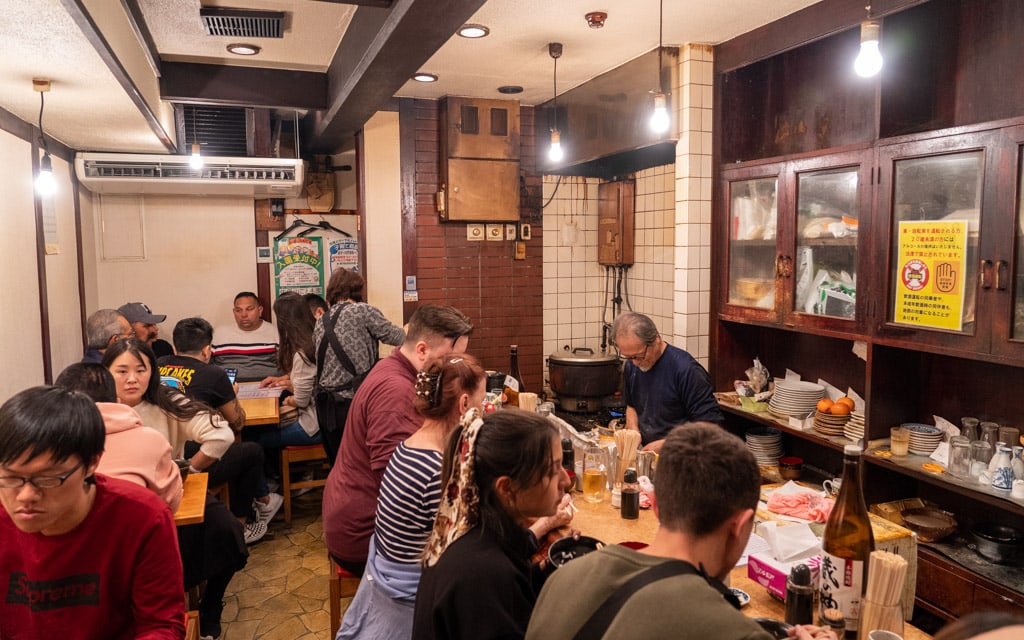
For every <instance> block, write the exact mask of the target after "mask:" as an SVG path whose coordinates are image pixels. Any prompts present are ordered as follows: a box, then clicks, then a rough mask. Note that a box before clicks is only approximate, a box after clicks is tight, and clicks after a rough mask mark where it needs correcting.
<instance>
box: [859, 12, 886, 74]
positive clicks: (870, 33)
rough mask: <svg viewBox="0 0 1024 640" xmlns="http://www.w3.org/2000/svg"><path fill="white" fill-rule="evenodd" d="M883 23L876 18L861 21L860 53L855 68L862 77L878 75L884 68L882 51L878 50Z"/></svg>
mask: <svg viewBox="0 0 1024 640" xmlns="http://www.w3.org/2000/svg"><path fill="white" fill-rule="evenodd" d="M881 31H882V25H881V24H880V23H879V22H877V21H876V20H866V21H864V22H862V23H860V53H858V54H857V59H856V60H854V61H853V70H854V71H855V72H856V73H857V75H859V76H860V77H862V78H870V77H872V76H876V75H878V72H879V71H881V70H882V52H881V51H879V50H878V36H879V34H880V33H881Z"/></svg>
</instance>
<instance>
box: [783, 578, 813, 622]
mask: <svg viewBox="0 0 1024 640" xmlns="http://www.w3.org/2000/svg"><path fill="white" fill-rule="evenodd" d="M813 623H814V586H813V585H812V584H811V570H810V569H808V568H807V565H805V564H798V565H796V566H795V567H793V570H792V571H790V572H789V578H787V579H786V624H813Z"/></svg>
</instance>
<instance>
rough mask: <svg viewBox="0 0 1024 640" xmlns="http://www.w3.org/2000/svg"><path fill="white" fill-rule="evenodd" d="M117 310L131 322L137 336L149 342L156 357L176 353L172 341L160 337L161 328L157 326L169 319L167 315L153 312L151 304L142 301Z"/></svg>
mask: <svg viewBox="0 0 1024 640" xmlns="http://www.w3.org/2000/svg"><path fill="white" fill-rule="evenodd" d="M117 310H118V311H120V312H121V315H123V316H124V317H125V318H126V319H127V320H128V322H129V323H131V325H132V329H133V330H134V331H135V337H136V338H138V339H139V340H140V341H141V342H145V343H146V344H148V345H149V347H150V348H151V349H152V350H153V353H154V354H156V357H158V358H159V357H161V356H169V355H171V354H172V353H174V349H172V348H171V343H169V342H167V341H166V340H161V339H160V328H159V327H157V326H156V325H158V324H160V323H161V322H163V321H164V320H166V319H167V316H166V315H163V314H156V313H153V311H152V310H150V308H149V305H147V304H145V303H142V302H129V303H127V304H123V305H121V306H120V307H118V308H117Z"/></svg>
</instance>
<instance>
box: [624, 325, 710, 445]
mask: <svg viewBox="0 0 1024 640" xmlns="http://www.w3.org/2000/svg"><path fill="white" fill-rule="evenodd" d="M612 337H613V341H614V344H615V347H616V348H617V349H618V350H619V358H620V359H622V360H624V361H625V363H626V364H625V368H624V370H623V379H624V381H625V383H624V388H623V396H624V399H625V401H626V428H627V429H633V430H634V431H640V435H641V438H642V442H643V444H644V449H652V450H655V451H657V450H658V449H659V448H660V447H661V443H662V439H663V438H664V437H665V435H666V434H668V432H669V431H671V430H672V429H673V428H675V427H676V426H678V425H680V424H683V423H684V422H696V421H705V422H714V423H716V424H722V423H723V422H725V415H723V414H722V409H721V408H720V407H719V406H718V400H716V399H715V395H714V387H713V386H712V384H711V376H709V375H708V372H707V370H706V369H705V368H704V367H702V366H701V364H700V363H699V362H697V361H696V360H694V358H693V356H691V355H690V354H689V353H687V352H686V351H683V350H682V349H680V348H679V347H674V346H672V345H670V344H669V343H667V342H665V341H664V340H662V338H661V334H660V333H658V327H656V326H655V325H654V321H653V320H651V319H650V318H648V317H647V316H645V315H644V314H642V313H635V312H632V311H629V312H626V313H623V314H621V315H619V317H618V318H616V319H615V322H614V323H613V324H612Z"/></svg>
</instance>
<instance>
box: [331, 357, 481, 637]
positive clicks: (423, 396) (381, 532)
mask: <svg viewBox="0 0 1024 640" xmlns="http://www.w3.org/2000/svg"><path fill="white" fill-rule="evenodd" d="M486 381H487V376H486V375H485V374H484V371H483V368H482V367H481V366H480V363H479V362H478V361H477V360H476V358H474V357H473V356H471V355H468V354H465V353H460V354H455V353H452V354H448V355H445V356H442V357H441V358H438V359H436V360H434V361H432V362H430V363H428V364H427V366H426V367H425V368H424V369H423V371H421V372H420V373H419V374H418V376H417V378H416V399H415V401H414V405H415V407H416V411H417V412H418V413H419V414H420V415H421V416H423V426H422V427H420V429H419V430H418V431H416V432H415V433H413V434H412V435H411V436H409V438H408V439H406V440H405V441H404V442H402V443H400V444H399V445H398V447H397V448H396V449H395V452H394V454H393V455H392V456H391V460H390V461H389V462H388V466H387V469H386V470H385V471H384V479H383V481H382V482H381V486H380V495H379V496H378V499H377V520H376V524H375V526H374V533H373V537H372V538H371V539H370V553H369V557H368V558H367V561H366V573H365V574H364V575H363V580H362V582H360V583H359V590H358V592H357V593H356V595H355V598H354V599H353V600H352V603H351V604H350V605H349V608H348V610H347V611H346V613H345V619H344V622H343V623H342V625H341V629H339V630H338V635H337V640H341V639H342V638H359V639H360V640H374V639H378V638H379V639H381V640H393V639H394V638H408V637H410V635H411V634H412V615H413V605H414V603H415V601H416V587H417V585H418V584H419V578H420V564H419V559H420V555H421V553H422V551H423V547H424V545H426V543H427V538H428V537H429V536H430V531H431V529H432V528H433V526H434V516H435V514H436V513H437V507H438V504H439V502H440V500H441V461H442V458H443V453H442V452H443V451H444V449H445V445H446V443H447V441H448V436H449V434H451V432H452V431H453V430H454V429H455V427H456V426H458V424H459V420H460V418H461V417H462V416H463V414H466V413H467V412H470V413H471V414H472V415H474V416H475V415H476V412H477V411H479V410H480V406H481V404H482V403H483V400H484V394H485V391H486ZM473 409H475V410H474V411H471V410H473Z"/></svg>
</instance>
